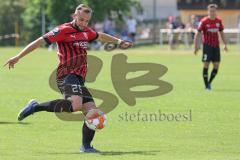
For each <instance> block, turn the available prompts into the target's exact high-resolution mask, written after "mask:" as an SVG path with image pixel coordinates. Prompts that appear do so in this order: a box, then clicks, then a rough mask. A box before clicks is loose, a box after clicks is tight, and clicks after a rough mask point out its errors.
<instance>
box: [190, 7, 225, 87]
mask: <svg viewBox="0 0 240 160" xmlns="http://www.w3.org/2000/svg"><path fill="white" fill-rule="evenodd" d="M207 10H208V16H207V17H204V18H202V19H201V21H200V23H199V26H198V32H197V34H196V36H195V39H194V45H195V50H194V54H197V51H198V50H199V46H198V44H197V42H198V39H199V38H200V35H201V32H202V34H203V36H202V42H203V57H202V61H203V63H204V67H203V79H204V83H205V87H206V89H207V90H211V83H212V81H213V79H214V77H215V76H216V74H217V72H218V68H219V64H220V60H221V57H220V48H219V39H218V33H220V36H221V38H222V40H223V43H224V50H225V51H227V50H228V49H227V45H226V40H225V36H224V33H223V29H224V27H223V24H222V20H221V19H220V18H218V17H217V16H216V12H217V5H216V4H210V5H208V7H207ZM210 62H212V63H213V70H212V73H211V76H210V78H208V67H209V64H210Z"/></svg>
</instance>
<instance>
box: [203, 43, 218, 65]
mask: <svg viewBox="0 0 240 160" xmlns="http://www.w3.org/2000/svg"><path fill="white" fill-rule="evenodd" d="M220 60H221V55H220V48H219V46H217V47H212V46H209V45H208V44H204V45H203V56H202V61H203V62H220Z"/></svg>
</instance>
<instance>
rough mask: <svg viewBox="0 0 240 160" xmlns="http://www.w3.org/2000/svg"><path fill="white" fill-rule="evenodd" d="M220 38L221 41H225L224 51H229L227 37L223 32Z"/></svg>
mask: <svg viewBox="0 0 240 160" xmlns="http://www.w3.org/2000/svg"><path fill="white" fill-rule="evenodd" d="M220 36H221V39H222V41H223V44H224V48H223V49H224V51H226V52H227V51H228V48H227V42H226V37H225V34H224V32H223V31H220Z"/></svg>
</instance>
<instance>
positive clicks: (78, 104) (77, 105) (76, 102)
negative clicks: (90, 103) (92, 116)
mask: <svg viewBox="0 0 240 160" xmlns="http://www.w3.org/2000/svg"><path fill="white" fill-rule="evenodd" d="M70 100H71V102H72V107H73V111H80V110H81V108H82V97H80V96H76V95H73V96H71V97H70Z"/></svg>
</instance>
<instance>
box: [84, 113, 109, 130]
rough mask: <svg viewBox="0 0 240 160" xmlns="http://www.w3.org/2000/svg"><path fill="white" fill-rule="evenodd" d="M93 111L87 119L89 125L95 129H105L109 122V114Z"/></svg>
mask: <svg viewBox="0 0 240 160" xmlns="http://www.w3.org/2000/svg"><path fill="white" fill-rule="evenodd" d="M93 112H94V114H92V113H90V114H92V115H91V117H90V118H86V119H85V123H86V125H87V127H88V128H90V129H92V130H95V131H96V130H101V129H103V128H104V127H105V126H106V124H107V116H106V115H105V114H104V113H103V112H96V111H93Z"/></svg>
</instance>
